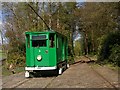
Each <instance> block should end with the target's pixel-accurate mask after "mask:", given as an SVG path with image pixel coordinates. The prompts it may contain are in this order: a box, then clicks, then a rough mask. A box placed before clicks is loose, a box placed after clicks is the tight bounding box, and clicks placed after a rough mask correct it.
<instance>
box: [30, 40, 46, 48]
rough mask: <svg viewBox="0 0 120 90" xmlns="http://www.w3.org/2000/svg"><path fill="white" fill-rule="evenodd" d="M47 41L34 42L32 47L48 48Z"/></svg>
mask: <svg viewBox="0 0 120 90" xmlns="http://www.w3.org/2000/svg"><path fill="white" fill-rule="evenodd" d="M46 46H47V43H46V40H32V47H46Z"/></svg>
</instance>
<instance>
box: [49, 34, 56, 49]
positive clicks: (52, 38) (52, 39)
mask: <svg viewBox="0 0 120 90" xmlns="http://www.w3.org/2000/svg"><path fill="white" fill-rule="evenodd" d="M49 40H50V47H51V48H53V47H54V46H55V44H54V34H50V36H49Z"/></svg>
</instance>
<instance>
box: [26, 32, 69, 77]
mask: <svg viewBox="0 0 120 90" xmlns="http://www.w3.org/2000/svg"><path fill="white" fill-rule="evenodd" d="M25 35H26V66H25V71H26V72H25V77H30V72H31V71H32V72H34V71H38V70H39V71H41V70H58V74H62V70H63V69H64V68H67V67H69V64H68V61H67V58H68V42H67V38H66V37H65V36H63V35H62V34H59V33H58V32H54V31H48V32H26V33H25Z"/></svg>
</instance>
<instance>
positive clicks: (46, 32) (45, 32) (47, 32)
mask: <svg viewBox="0 0 120 90" xmlns="http://www.w3.org/2000/svg"><path fill="white" fill-rule="evenodd" d="M49 33H56V34H58V35H61V36H63V37H65V38H66V36H65V35H63V34H61V33H59V32H56V31H42V32H29V31H27V32H25V34H49Z"/></svg>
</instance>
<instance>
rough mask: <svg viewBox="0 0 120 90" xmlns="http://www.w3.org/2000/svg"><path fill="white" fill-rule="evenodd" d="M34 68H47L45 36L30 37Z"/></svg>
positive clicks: (47, 57)
mask: <svg viewBox="0 0 120 90" xmlns="http://www.w3.org/2000/svg"><path fill="white" fill-rule="evenodd" d="M32 47H33V54H34V62H35V63H34V64H35V67H45V66H49V52H48V39H47V38H46V35H39V36H32Z"/></svg>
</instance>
